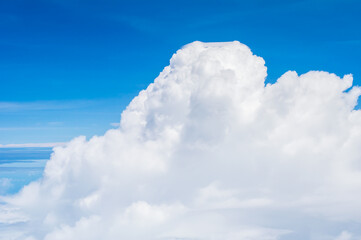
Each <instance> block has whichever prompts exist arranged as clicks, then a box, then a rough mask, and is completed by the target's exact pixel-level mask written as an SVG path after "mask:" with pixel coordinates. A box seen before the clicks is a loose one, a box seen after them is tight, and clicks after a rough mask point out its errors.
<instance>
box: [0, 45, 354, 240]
mask: <svg viewBox="0 0 361 240" xmlns="http://www.w3.org/2000/svg"><path fill="white" fill-rule="evenodd" d="M264 64H265V63H264V60H263V59H262V58H261V57H257V56H255V55H253V54H252V52H251V51H250V49H249V48H248V47H247V46H245V45H243V44H241V43H239V42H228V43H202V42H194V43H191V44H189V45H186V46H185V47H183V48H182V49H181V50H179V51H177V53H176V54H174V56H173V57H172V59H171V60H170V65H169V66H167V67H165V68H164V70H163V71H162V72H161V73H160V75H159V76H158V77H157V78H156V79H155V81H154V83H152V84H150V85H149V87H148V88H147V89H146V90H144V91H141V92H140V93H139V95H138V96H137V97H136V98H134V99H133V101H132V102H131V103H130V104H129V106H128V107H127V109H126V110H125V111H124V112H123V113H122V116H121V122H120V126H119V128H118V129H111V130H109V131H108V132H107V133H106V134H105V135H104V136H100V137H99V136H95V137H93V138H91V139H90V140H89V141H87V140H86V139H85V137H78V138H76V139H74V140H72V141H71V142H69V143H68V144H66V146H60V147H56V148H55V149H54V153H53V154H52V157H51V160H50V161H49V162H48V163H47V165H46V168H45V172H44V177H43V178H42V179H41V180H40V181H38V182H33V183H31V184H30V185H28V186H26V187H24V189H23V190H22V191H21V192H20V193H19V194H17V195H15V196H11V197H6V198H5V197H3V198H2V201H3V205H2V207H1V208H0V222H1V225H0V233H2V234H0V235H1V237H0V239H7V240H9V239H21V240H23V239H26V240H40V239H45V240H78V239H87V240H93V239H94V240H99V239H105V240H113V239H114V240H115V239H128V240H130V239H140V240H142V239H144V240H149V239H206V240H208V239H214V240H218V239H219V240H221V239H222V240H224V239H226V240H233V239H234V240H274V239H293V240H294V239H325V240H326V239H330V240H331V239H358V238H357V237H359V236H360V234H361V232H360V230H359V229H360V228H359V226H358V223H359V222H360V221H361V111H359V110H354V107H355V106H356V104H357V99H358V97H359V95H360V93H361V90H360V88H359V87H353V86H352V76H351V75H346V76H344V77H343V78H340V77H338V76H336V75H334V74H330V73H327V72H318V71H312V72H308V73H306V74H303V75H300V76H299V75H297V73H296V72H293V71H289V72H286V73H285V74H284V75H283V76H282V77H280V78H279V79H278V80H277V82H276V83H274V84H267V85H266V86H265V84H264V81H265V78H266V75H267V69H266V67H265V65H264Z"/></svg>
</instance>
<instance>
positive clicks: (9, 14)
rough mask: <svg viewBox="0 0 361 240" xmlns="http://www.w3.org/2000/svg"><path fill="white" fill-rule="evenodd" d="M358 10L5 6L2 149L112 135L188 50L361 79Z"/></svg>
mask: <svg viewBox="0 0 361 240" xmlns="http://www.w3.org/2000/svg"><path fill="white" fill-rule="evenodd" d="M360 12H361V4H360V3H359V2H358V1H281V0H280V1H227V0H226V1H194V0H193V1H115V0H114V1H111V0H109V1H96V0H88V1H82V0H78V1H70V0H65V1H64V0H48V1H38V0H34V1H25V0H11V1H10V0H9V1H1V2H0V32H1V34H0V52H1V54H0V81H1V87H0V144H9V143H29V142H39V143H40V142H62V141H67V140H69V139H71V138H72V137H75V136H78V135H86V136H92V135H94V134H103V133H104V131H105V130H106V129H108V128H111V127H112V126H111V124H112V123H115V122H118V121H119V118H120V113H121V111H122V110H123V109H124V107H125V106H126V105H127V104H128V102H129V101H130V100H131V99H132V98H133V97H134V96H135V95H136V94H137V93H138V92H139V91H140V90H141V89H144V88H145V87H146V86H147V85H148V84H149V83H151V82H152V81H153V80H154V78H155V77H156V76H157V75H158V74H159V72H160V71H161V70H162V69H163V67H164V66H166V65H168V62H169V59H170V57H171V56H172V54H173V53H174V52H175V51H176V50H177V49H179V48H180V47H182V46H183V45H184V44H187V43H189V42H192V41H195V40H200V41H233V40H238V41H240V42H242V43H245V44H247V45H248V46H249V47H250V48H251V49H252V51H253V52H254V53H255V54H257V55H259V56H262V57H263V58H264V59H265V61H266V65H267V67H268V78H267V81H268V82H274V81H275V80H276V79H277V78H278V77H279V76H280V75H282V74H283V73H284V72H285V71H287V70H296V71H297V72H298V73H299V74H301V73H305V72H307V71H309V70H324V71H329V72H333V73H336V74H338V75H341V76H342V75H344V74H348V73H352V74H353V75H354V83H355V84H357V85H361V66H360V63H361V31H360V29H361V28H360V25H361V15H360V14H359V13H360Z"/></svg>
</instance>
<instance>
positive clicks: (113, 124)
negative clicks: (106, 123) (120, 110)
mask: <svg viewBox="0 0 361 240" xmlns="http://www.w3.org/2000/svg"><path fill="white" fill-rule="evenodd" d="M110 126H112V127H119V126H120V123H110Z"/></svg>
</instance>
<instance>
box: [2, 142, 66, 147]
mask: <svg viewBox="0 0 361 240" xmlns="http://www.w3.org/2000/svg"><path fill="white" fill-rule="evenodd" d="M64 145H65V143H64V142H53V143H20V144H0V148H27V147H33V148H35V147H56V146H64Z"/></svg>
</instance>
